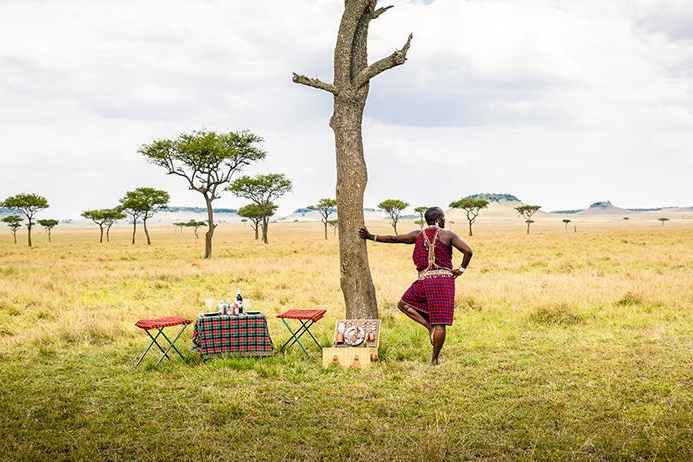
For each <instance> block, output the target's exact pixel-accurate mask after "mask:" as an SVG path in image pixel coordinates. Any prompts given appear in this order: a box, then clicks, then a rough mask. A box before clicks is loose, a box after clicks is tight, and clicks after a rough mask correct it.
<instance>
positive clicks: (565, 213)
mask: <svg viewBox="0 0 693 462" xmlns="http://www.w3.org/2000/svg"><path fill="white" fill-rule="evenodd" d="M584 210H585V209H574V210H552V211H551V213H555V214H557V215H573V214H575V213H580V212H582V211H584Z"/></svg>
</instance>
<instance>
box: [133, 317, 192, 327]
mask: <svg viewBox="0 0 693 462" xmlns="http://www.w3.org/2000/svg"><path fill="white" fill-rule="evenodd" d="M179 324H192V319H186V318H181V317H180V316H164V317H163V318H156V319H140V320H139V321H137V322H136V323H135V325H136V326H137V327H139V328H140V329H144V330H150V329H156V328H158V327H170V326H177V325H179Z"/></svg>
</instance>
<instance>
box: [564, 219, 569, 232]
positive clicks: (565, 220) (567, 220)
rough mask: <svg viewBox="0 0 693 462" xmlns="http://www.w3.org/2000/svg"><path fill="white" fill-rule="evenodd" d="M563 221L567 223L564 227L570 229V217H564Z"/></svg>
mask: <svg viewBox="0 0 693 462" xmlns="http://www.w3.org/2000/svg"><path fill="white" fill-rule="evenodd" d="M563 223H565V227H564V228H563V229H564V230H565V231H567V230H568V223H570V218H564V219H563Z"/></svg>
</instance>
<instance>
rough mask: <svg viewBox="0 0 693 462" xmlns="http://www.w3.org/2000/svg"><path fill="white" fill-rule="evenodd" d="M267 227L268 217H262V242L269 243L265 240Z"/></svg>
mask: <svg viewBox="0 0 693 462" xmlns="http://www.w3.org/2000/svg"><path fill="white" fill-rule="evenodd" d="M268 227H269V217H266V218H263V219H262V242H264V243H265V244H269V241H268V240H267V228H268Z"/></svg>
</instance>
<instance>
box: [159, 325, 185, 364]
mask: <svg viewBox="0 0 693 462" xmlns="http://www.w3.org/2000/svg"><path fill="white" fill-rule="evenodd" d="M186 327H188V325H187V324H183V327H182V328H181V330H180V332H178V335H176V338H174V339H173V341H171V340H169V338H168V337H167V336H166V334H165V333H164V331H163V330H162V331H161V335H163V336H164V338H165V339H166V341H167V342H168V343H169V347H168V348H167V349H166V351H164V354H163V355H161V358H159V361H157V363H156V364H155V365H156V366H158V365H159V363H160V362H161V361H163V359H164V356H165V357H167V358H168V355H167V353H168V352H169V351H171V348H173V349H174V350H176V353H178V356H180V358H181V359H182V360H183V361H185V362H186V363H187V362H188V361H187V360H186V359H185V358H184V357H183V355H182V354H181V352H180V351H178V348H176V345H175V343H176V341H177V340H178V337H180V336H181V334H182V333H183V331H184V330H185V328H186ZM169 359H171V358H169Z"/></svg>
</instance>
